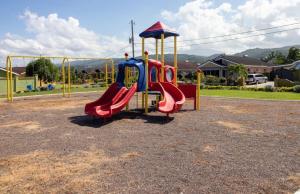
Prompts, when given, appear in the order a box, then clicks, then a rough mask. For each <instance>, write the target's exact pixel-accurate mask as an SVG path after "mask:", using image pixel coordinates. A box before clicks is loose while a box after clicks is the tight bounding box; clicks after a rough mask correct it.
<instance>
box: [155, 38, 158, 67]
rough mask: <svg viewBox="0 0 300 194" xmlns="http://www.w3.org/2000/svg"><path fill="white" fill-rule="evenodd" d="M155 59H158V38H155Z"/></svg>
mask: <svg viewBox="0 0 300 194" xmlns="http://www.w3.org/2000/svg"><path fill="white" fill-rule="evenodd" d="M155 59H156V60H157V61H158V39H157V38H156V39H155Z"/></svg>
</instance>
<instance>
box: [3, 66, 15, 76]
mask: <svg viewBox="0 0 300 194" xmlns="http://www.w3.org/2000/svg"><path fill="white" fill-rule="evenodd" d="M0 71H5V72H7V71H6V69H5V68H2V67H0ZM8 72H10V71H8ZM12 74H14V75H20V74H18V73H16V72H14V71H13V72H12Z"/></svg>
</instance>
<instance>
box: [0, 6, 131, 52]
mask: <svg viewBox="0 0 300 194" xmlns="http://www.w3.org/2000/svg"><path fill="white" fill-rule="evenodd" d="M20 18H21V19H22V20H23V21H24V22H25V24H26V31H27V32H28V33H29V34H30V35H31V36H32V38H27V37H22V36H19V35H15V34H11V33H7V34H6V35H5V36H4V38H3V39H0V57H1V58H3V57H4V56H6V55H8V54H19V55H40V54H43V55H49V56H53V55H59V56H89V57H104V56H108V55H111V54H113V55H114V56H116V55H115V53H117V52H118V51H119V49H120V48H122V47H125V46H126V45H127V42H124V41H121V40H119V39H118V38H116V37H111V36H105V35H99V34H96V33H95V32H93V31H91V30H88V29H86V28H84V27H82V26H80V22H79V20H78V19H76V18H73V17H69V18H67V19H64V18H60V17H59V16H58V15H57V14H55V13H54V14H49V15H48V16H47V17H44V16H39V15H37V14H36V13H33V12H31V11H25V12H24V14H23V15H22V16H21V17H20Z"/></svg>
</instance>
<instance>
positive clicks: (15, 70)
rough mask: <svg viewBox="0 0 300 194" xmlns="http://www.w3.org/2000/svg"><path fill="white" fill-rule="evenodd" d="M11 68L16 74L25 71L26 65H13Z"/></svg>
mask: <svg viewBox="0 0 300 194" xmlns="http://www.w3.org/2000/svg"><path fill="white" fill-rule="evenodd" d="M12 70H13V72H15V73H18V74H24V73H26V67H13V68H12Z"/></svg>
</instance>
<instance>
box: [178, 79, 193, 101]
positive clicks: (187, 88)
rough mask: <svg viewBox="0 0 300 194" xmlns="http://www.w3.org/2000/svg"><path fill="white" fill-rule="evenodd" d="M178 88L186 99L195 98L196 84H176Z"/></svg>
mask: <svg viewBox="0 0 300 194" xmlns="http://www.w3.org/2000/svg"><path fill="white" fill-rule="evenodd" d="M178 88H179V89H180V90H181V91H182V92H183V94H184V95H185V97H186V98H196V90H197V85H196V84H182V83H179V84H178Z"/></svg>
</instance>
